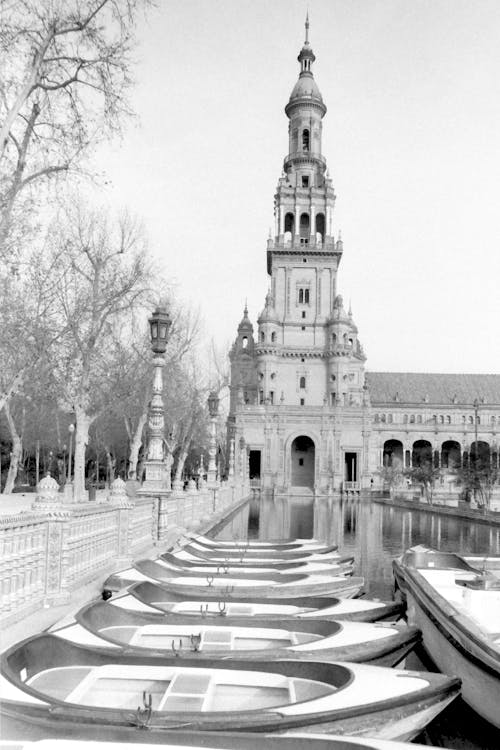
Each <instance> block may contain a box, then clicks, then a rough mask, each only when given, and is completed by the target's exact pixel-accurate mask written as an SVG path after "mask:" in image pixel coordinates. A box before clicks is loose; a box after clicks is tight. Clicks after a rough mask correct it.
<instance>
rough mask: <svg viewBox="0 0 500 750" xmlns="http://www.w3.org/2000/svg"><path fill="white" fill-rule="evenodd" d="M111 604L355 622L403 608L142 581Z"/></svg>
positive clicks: (391, 604) (392, 614)
mask: <svg viewBox="0 0 500 750" xmlns="http://www.w3.org/2000/svg"><path fill="white" fill-rule="evenodd" d="M110 604H112V605H114V606H116V607H122V608H124V609H129V610H133V611H142V612H144V611H146V612H147V611H149V612H154V611H160V612H163V613H164V614H166V615H170V614H183V615H192V616H199V615H200V614H202V615H205V616H207V617H220V616H221V615H222V616H226V615H230V616H231V617H258V618H259V619H265V620H269V621H272V620H278V619H283V618H288V617H297V618H299V619H315V618H320V619H331V620H353V621H356V622H376V621H378V620H386V619H397V618H398V617H400V616H401V614H402V612H403V609H404V608H403V605H402V604H401V602H381V601H376V600H370V599H365V598H364V597H363V598H359V599H353V598H344V599H340V598H337V597H327V596H302V597H293V598H287V597H280V598H272V597H268V596H256V595H255V592H254V595H253V596H252V595H247V596H240V595H238V592H237V591H233V592H231V593H227V592H226V595H225V596H223V597H221V596H215V595H214V594H211V593H210V589H208V588H207V589H205V591H204V592H203V596H202V597H201V598H200V599H189V598H186V596H185V595H181V594H179V593H178V592H175V591H173V590H172V589H171V588H170V587H169V586H168V585H160V584H159V583H154V582H152V581H143V582H142V583H136V584H134V585H133V586H130V587H129V589H128V591H127V592H126V593H124V594H119V595H116V596H114V597H113V598H112V599H110Z"/></svg>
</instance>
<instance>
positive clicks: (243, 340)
mask: <svg viewBox="0 0 500 750" xmlns="http://www.w3.org/2000/svg"><path fill="white" fill-rule="evenodd" d="M247 346H248V338H247V336H243V338H242V340H241V348H242V349H246V348H247Z"/></svg>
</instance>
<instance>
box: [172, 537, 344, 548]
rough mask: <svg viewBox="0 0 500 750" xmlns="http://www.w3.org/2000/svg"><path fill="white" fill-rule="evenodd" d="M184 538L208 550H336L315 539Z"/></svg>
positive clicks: (332, 546)
mask: <svg viewBox="0 0 500 750" xmlns="http://www.w3.org/2000/svg"><path fill="white" fill-rule="evenodd" d="M184 537H185V539H187V540H188V541H196V543H197V544H201V545H203V546H205V547H208V548H209V549H213V548H216V549H229V550H231V549H240V548H241V547H242V546H245V547H248V548H249V549H255V550H267V549H270V550H273V551H274V550H283V551H287V550H288V551H290V552H293V551H297V550H299V551H301V550H304V551H306V552H322V551H325V552H326V551H332V550H335V549H337V545H335V544H328V545H327V544H322V543H321V542H318V540H317V539H274V540H273V539H271V540H268V541H266V542H258V541H255V540H253V539H251V540H249V539H240V540H235V541H232V542H231V541H229V540H226V539H211V538H210V537H207V536H203V535H202V534H185V535H184Z"/></svg>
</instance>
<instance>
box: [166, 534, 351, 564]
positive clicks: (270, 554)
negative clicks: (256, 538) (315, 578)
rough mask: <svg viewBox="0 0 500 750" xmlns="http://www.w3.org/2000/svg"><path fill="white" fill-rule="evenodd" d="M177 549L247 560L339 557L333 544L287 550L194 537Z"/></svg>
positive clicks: (313, 559)
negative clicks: (204, 541)
mask: <svg viewBox="0 0 500 750" xmlns="http://www.w3.org/2000/svg"><path fill="white" fill-rule="evenodd" d="M174 549H175V551H177V550H180V549H182V550H185V551H186V552H191V553H193V554H196V555H198V556H201V555H203V556H205V557H213V556H215V557H219V558H220V557H222V558H223V559H226V558H236V559H241V558H242V557H243V558H244V559H245V560H253V559H258V560H266V559H272V560H290V561H292V560H299V561H306V560H307V561H315V562H319V561H320V560H325V559H331V558H335V557H339V556H340V555H339V552H338V548H337V546H336V545H332V546H330V547H325V548H323V549H322V550H310V551H308V550H306V549H304V550H301V549H292V550H287V549H283V548H273V547H270V548H265V549H263V548H261V547H259V548H257V549H255V548H254V547H251V546H250V545H249V544H247V543H246V542H241V544H239V545H238V546H235V547H214V546H209V545H203V544H200V543H199V542H198V541H197V540H195V539H193V540H191V541H189V543H187V544H186V543H185V544H183V545H182V546H177V545H176V546H175V548H174Z"/></svg>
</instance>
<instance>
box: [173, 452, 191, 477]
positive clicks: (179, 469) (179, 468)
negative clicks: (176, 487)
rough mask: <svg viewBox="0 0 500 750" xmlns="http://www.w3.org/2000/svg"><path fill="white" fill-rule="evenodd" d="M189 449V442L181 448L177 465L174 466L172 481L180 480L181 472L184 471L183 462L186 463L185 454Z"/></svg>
mask: <svg viewBox="0 0 500 750" xmlns="http://www.w3.org/2000/svg"><path fill="white" fill-rule="evenodd" d="M188 451H189V443H187V444H186V447H185V448H182V449H181V452H180V453H179V458H178V459H177V466H176V467H175V477H174V481H175V482H178V481H181V480H182V472H183V471H184V464H185V463H186V458H187V454H188Z"/></svg>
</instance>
